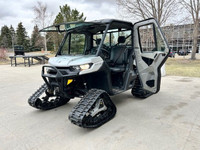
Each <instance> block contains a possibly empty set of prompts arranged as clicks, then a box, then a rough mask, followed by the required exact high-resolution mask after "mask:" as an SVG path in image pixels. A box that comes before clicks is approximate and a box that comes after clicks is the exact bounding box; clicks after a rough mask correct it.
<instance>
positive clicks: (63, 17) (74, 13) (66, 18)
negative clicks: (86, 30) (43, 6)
mask: <svg viewBox="0 0 200 150" xmlns="http://www.w3.org/2000/svg"><path fill="white" fill-rule="evenodd" d="M85 19H86V17H84V14H83V13H80V12H79V11H78V10H77V9H71V8H70V6H68V5H67V4H65V5H64V6H62V7H61V6H60V12H59V13H58V15H57V16H56V19H55V20H54V24H59V23H64V22H65V23H67V22H72V21H85Z"/></svg>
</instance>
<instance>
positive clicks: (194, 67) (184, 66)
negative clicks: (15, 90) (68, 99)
mask: <svg viewBox="0 0 200 150" xmlns="http://www.w3.org/2000/svg"><path fill="white" fill-rule="evenodd" d="M53 56H54V54H49V55H48V57H53ZM197 56H198V59H197V60H190V59H189V57H190V56H186V57H180V56H177V57H176V58H170V57H169V58H168V59H167V62H166V74H167V75H173V76H188V77H200V55H197ZM18 62H21V63H22V62H23V59H22V58H21V59H19V60H18ZM1 64H10V60H9V58H8V57H7V59H6V60H0V65H1Z"/></svg>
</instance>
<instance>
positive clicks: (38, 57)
mask: <svg viewBox="0 0 200 150" xmlns="http://www.w3.org/2000/svg"><path fill="white" fill-rule="evenodd" d="M9 58H10V63H11V66H13V65H14V66H17V65H18V64H17V59H18V58H23V60H24V61H23V64H24V66H29V67H30V66H31V65H33V60H34V59H35V60H37V61H38V62H39V63H40V64H45V62H46V61H48V60H49V58H48V57H47V56H46V55H26V56H25V55H16V56H9ZM13 61H14V62H13Z"/></svg>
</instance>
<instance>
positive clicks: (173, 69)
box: [166, 58, 200, 77]
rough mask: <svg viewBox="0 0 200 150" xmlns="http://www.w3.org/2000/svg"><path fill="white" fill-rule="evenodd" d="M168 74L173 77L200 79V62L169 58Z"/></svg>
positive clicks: (167, 64) (167, 63)
mask: <svg viewBox="0 0 200 150" xmlns="http://www.w3.org/2000/svg"><path fill="white" fill-rule="evenodd" d="M166 73H167V75H173V76H188V77H200V60H199V59H197V60H190V59H174V58H168V60H167V62H166Z"/></svg>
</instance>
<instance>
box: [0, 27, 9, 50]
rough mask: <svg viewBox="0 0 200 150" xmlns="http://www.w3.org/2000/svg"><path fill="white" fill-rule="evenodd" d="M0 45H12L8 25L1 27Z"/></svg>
mask: <svg viewBox="0 0 200 150" xmlns="http://www.w3.org/2000/svg"><path fill="white" fill-rule="evenodd" d="M0 39H1V40H0V45H1V46H2V47H5V48H11V47H12V37H11V32H10V29H9V28H8V26H6V25H5V26H3V27H2V28H1V35H0Z"/></svg>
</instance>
